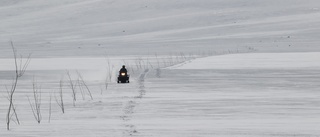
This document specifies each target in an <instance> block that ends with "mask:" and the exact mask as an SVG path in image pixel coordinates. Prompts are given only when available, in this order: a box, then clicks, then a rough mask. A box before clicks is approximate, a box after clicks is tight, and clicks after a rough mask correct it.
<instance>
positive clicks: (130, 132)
mask: <svg viewBox="0 0 320 137" xmlns="http://www.w3.org/2000/svg"><path fill="white" fill-rule="evenodd" d="M148 72H149V69H146V70H144V71H143V72H142V73H141V74H140V75H139V77H138V79H137V84H138V85H137V86H138V88H137V89H136V90H138V92H137V94H138V95H134V96H133V97H130V99H129V101H126V102H124V107H123V108H122V112H123V113H122V115H121V116H120V118H121V119H122V121H123V122H124V131H123V136H124V137H126V136H134V134H137V133H139V132H138V131H137V127H136V125H135V124H134V123H132V122H131V120H132V117H133V114H134V109H135V108H136V106H137V105H139V103H138V99H142V98H143V96H144V95H145V93H146V91H145V86H144V81H145V77H146V75H147V73H148ZM135 94H136V93H135Z"/></svg>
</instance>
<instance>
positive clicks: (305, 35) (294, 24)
mask: <svg viewBox="0 0 320 137" xmlns="http://www.w3.org/2000/svg"><path fill="white" fill-rule="evenodd" d="M0 5H1V7H0V19H1V21H0V26H1V27H0V32H1V40H0V44H1V49H2V50H1V51H8V50H9V49H8V48H10V46H9V45H10V44H9V41H13V42H14V43H15V45H16V46H17V47H19V48H20V49H24V50H28V51H26V52H33V53H34V54H35V55H34V56H42V57H43V56H60V55H61V54H62V55H64V56H84V55H86V56H91V55H101V54H105V52H107V53H109V54H112V55H114V54H116V53H117V54H134V55H137V54H154V53H158V54H160V53H167V52H168V51H171V52H194V49H195V48H197V49H199V51H206V50H207V49H210V50H212V51H213V50H222V49H224V50H228V49H237V48H238V49H244V48H247V47H255V48H258V49H259V50H261V51H278V52H279V51H314V50H316V51H319V46H318V45H317V43H318V41H319V40H318V37H319V33H318V32H319V27H320V26H319V24H320V23H319V21H320V20H319V19H320V18H319V16H320V11H319V7H318V5H319V1H317V0H308V1H304V0H282V1H280V2H279V1H275V0H274V1H263V0H259V1H250V0H236V1H223V0H200V1H199V0H184V1H180V0H162V1H157V0H148V1H146V0H138V1H130V0H121V1H114V0H92V1H87V0H68V1H59V2H57V1H50V2H48V1H42V0H27V1H19V0H16V1H12V0H3V1H1V4H0ZM289 45H290V47H289ZM123 48H125V49H126V50H124V49H123ZM142 49H143V50H142ZM89 50H90V51H89ZM4 53H6V52H4ZM9 55H10V54H9ZM9 55H8V54H4V55H3V54H1V56H5V57H7V56H9Z"/></svg>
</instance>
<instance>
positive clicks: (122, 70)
mask: <svg viewBox="0 0 320 137" xmlns="http://www.w3.org/2000/svg"><path fill="white" fill-rule="evenodd" d="M119 73H120V74H121V73H126V75H127V69H126V67H125V66H124V65H123V66H122V68H121V69H120V71H119Z"/></svg>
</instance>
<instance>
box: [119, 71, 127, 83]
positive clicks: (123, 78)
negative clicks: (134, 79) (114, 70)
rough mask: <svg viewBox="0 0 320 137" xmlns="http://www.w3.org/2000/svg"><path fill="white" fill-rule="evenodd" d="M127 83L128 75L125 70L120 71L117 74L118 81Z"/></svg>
mask: <svg viewBox="0 0 320 137" xmlns="http://www.w3.org/2000/svg"><path fill="white" fill-rule="evenodd" d="M120 82H121V83H129V75H128V73H127V72H120V74H119V76H118V83H120Z"/></svg>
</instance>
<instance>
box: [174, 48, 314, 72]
mask: <svg viewBox="0 0 320 137" xmlns="http://www.w3.org/2000/svg"><path fill="white" fill-rule="evenodd" d="M319 62H320V52H306V53H251V54H229V55H223V56H212V57H206V58H201V59H197V60H194V61H190V62H188V63H186V64H179V65H176V66H172V67H170V68H172V69H319V68H320V63H319Z"/></svg>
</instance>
